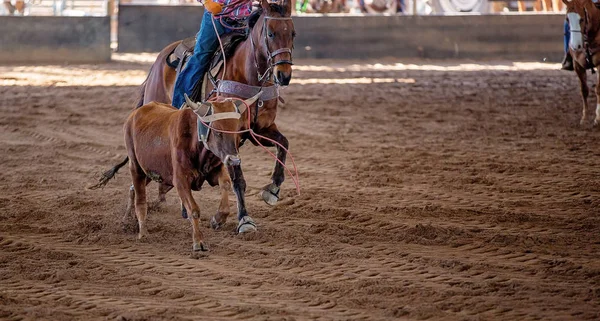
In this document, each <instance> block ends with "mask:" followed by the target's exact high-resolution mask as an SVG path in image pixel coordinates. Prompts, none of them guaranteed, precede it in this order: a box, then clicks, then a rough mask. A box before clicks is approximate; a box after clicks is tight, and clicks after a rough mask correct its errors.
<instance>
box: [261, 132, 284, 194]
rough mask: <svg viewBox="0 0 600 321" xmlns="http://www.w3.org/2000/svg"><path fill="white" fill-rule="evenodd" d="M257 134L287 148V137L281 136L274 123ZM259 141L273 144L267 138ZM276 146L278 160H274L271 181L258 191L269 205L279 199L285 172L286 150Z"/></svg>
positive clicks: (265, 144) (268, 144)
mask: <svg viewBox="0 0 600 321" xmlns="http://www.w3.org/2000/svg"><path fill="white" fill-rule="evenodd" d="M258 134H259V135H262V136H265V137H267V138H270V139H272V140H274V141H276V142H278V143H279V144H281V145H282V146H283V147H284V148H285V149H287V148H288V146H289V142H288V140H287V138H285V136H283V134H281V132H280V131H279V129H277V125H275V124H273V125H271V126H269V127H267V128H266V129H264V130H262V131H260V132H259V133H258ZM259 141H260V143H261V144H263V145H264V146H269V147H270V146H273V145H275V144H273V143H272V142H270V141H267V140H261V139H259ZM276 146H277V159H278V160H279V161H276V162H275V168H274V169H273V174H272V175H271V183H270V184H267V185H265V186H264V187H263V188H262V189H261V192H260V194H261V196H262V198H263V200H264V201H265V202H266V203H267V204H269V205H275V204H277V201H279V191H280V187H281V184H283V181H284V180H285V172H284V170H285V168H284V167H283V165H282V163H283V164H285V160H286V157H287V152H286V151H285V149H284V148H282V147H281V146H279V145H276Z"/></svg>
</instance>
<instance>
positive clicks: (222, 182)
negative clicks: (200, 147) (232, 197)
mask: <svg viewBox="0 0 600 321" xmlns="http://www.w3.org/2000/svg"><path fill="white" fill-rule="evenodd" d="M219 190H220V191H221V203H220V204H219V209H218V210H217V214H215V216H213V217H212V218H211V219H210V226H211V227H212V228H213V229H215V230H218V229H220V228H221V227H222V226H223V225H225V222H226V221H227V216H229V192H230V191H231V178H230V177H229V174H228V173H227V168H226V166H225V165H222V166H221V172H220V173H219Z"/></svg>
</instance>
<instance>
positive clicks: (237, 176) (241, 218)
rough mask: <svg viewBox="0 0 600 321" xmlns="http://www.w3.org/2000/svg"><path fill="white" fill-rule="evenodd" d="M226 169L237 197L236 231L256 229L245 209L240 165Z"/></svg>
mask: <svg viewBox="0 0 600 321" xmlns="http://www.w3.org/2000/svg"><path fill="white" fill-rule="evenodd" d="M227 169H228V171H229V177H230V178H231V180H232V182H233V192H234V193H235V197H236V199H237V209H238V214H237V217H238V227H237V232H238V234H239V233H246V232H252V231H256V223H254V220H253V219H252V218H251V217H250V216H249V215H248V211H247V210H246V200H245V194H246V180H245V179H244V173H243V172H242V167H241V166H229V167H228V168H227Z"/></svg>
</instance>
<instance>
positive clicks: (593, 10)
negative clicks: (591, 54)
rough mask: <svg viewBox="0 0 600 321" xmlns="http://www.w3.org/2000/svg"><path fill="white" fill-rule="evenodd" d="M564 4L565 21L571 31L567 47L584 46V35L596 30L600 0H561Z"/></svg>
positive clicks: (578, 48)
mask: <svg viewBox="0 0 600 321" xmlns="http://www.w3.org/2000/svg"><path fill="white" fill-rule="evenodd" d="M562 1H563V3H564V4H565V5H566V11H567V22H568V24H569V28H570V30H571V31H570V32H571V40H570V41H569V47H570V48H571V49H573V50H575V51H577V50H582V49H583V48H584V41H585V37H586V36H587V35H589V34H590V33H592V32H593V31H596V30H595V29H597V27H598V26H597V25H596V24H597V23H598V21H600V20H599V19H600V8H599V6H600V1H599V0H596V1H595V2H594V0H562Z"/></svg>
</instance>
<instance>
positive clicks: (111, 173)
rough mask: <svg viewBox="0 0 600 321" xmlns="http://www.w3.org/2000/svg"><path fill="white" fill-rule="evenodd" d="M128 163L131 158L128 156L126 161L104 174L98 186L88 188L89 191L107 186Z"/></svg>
mask: <svg viewBox="0 0 600 321" xmlns="http://www.w3.org/2000/svg"><path fill="white" fill-rule="evenodd" d="M127 162H129V156H126V157H125V159H124V160H123V161H122V162H120V163H119V164H117V165H116V166H114V167H113V168H111V169H109V170H107V171H106V172H104V173H103V174H102V177H100V179H99V180H98V183H97V184H96V185H93V186H90V187H88V189H98V188H101V187H104V186H106V184H107V183H108V181H110V180H111V179H112V178H113V177H115V175H116V174H117V172H118V171H119V169H120V168H121V167H123V166H125V165H126V164H127Z"/></svg>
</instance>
